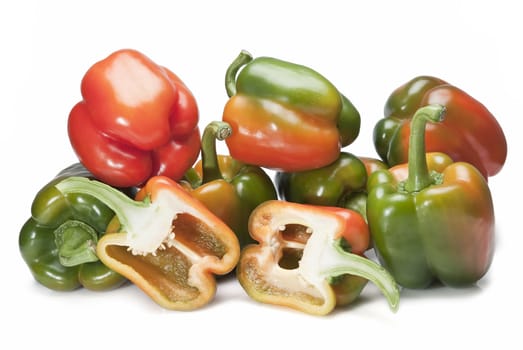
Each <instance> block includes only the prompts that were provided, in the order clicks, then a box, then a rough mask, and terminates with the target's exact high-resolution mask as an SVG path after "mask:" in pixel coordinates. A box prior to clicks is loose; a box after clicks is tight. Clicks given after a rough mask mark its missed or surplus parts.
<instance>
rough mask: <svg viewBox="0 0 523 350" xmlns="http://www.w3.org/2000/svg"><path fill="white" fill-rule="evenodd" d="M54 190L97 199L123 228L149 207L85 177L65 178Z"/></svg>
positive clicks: (146, 203)
mask: <svg viewBox="0 0 523 350" xmlns="http://www.w3.org/2000/svg"><path fill="white" fill-rule="evenodd" d="M56 188H57V189H58V190H59V191H60V192H62V193H63V194H68V193H83V194H87V195H90V196H93V197H94V198H97V199H98V200H100V201H101V202H102V203H104V204H105V205H107V206H108V207H109V208H111V209H112V211H114V213H115V214H116V216H117V217H118V220H119V221H120V223H121V224H122V226H123V227H130V226H132V222H131V221H132V219H133V217H138V216H140V215H138V214H139V212H141V211H142V210H143V209H146V208H148V207H149V206H150V203H149V202H147V201H143V202H140V201H135V200H133V199H131V198H130V197H128V196H126V195H125V194H124V193H122V192H121V191H119V190H117V189H116V188H113V187H111V186H109V185H107V184H105V183H102V182H99V181H96V180H90V179H88V178H86V177H78V176H72V177H69V178H66V179H64V180H62V181H60V182H59V183H58V184H56Z"/></svg>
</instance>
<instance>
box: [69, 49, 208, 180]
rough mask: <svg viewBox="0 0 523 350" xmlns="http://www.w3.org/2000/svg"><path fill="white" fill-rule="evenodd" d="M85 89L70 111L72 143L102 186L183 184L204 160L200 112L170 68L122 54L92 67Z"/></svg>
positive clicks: (128, 52) (126, 52) (133, 54)
mask: <svg viewBox="0 0 523 350" xmlns="http://www.w3.org/2000/svg"><path fill="white" fill-rule="evenodd" d="M81 91H82V96H83V100H82V101H81V102H79V103H77V104H76V105H75V106H74V107H73V108H72V110H71V112H70V114H69V119H68V133H69V139H70V142H71V145H72V147H73V149H74V151H75V152H76V155H77V156H78V159H79V160H80V162H81V163H82V164H84V165H85V167H86V168H87V169H88V170H89V171H90V172H92V173H93V174H94V175H95V177H96V178H98V179H100V180H101V181H103V182H105V183H107V184H109V185H112V186H116V187H130V186H141V185H143V183H144V182H145V181H146V180H147V179H149V178H150V177H152V176H154V175H163V176H167V177H170V178H172V179H174V180H179V179H181V178H182V177H183V175H184V173H185V171H187V169H189V168H190V167H191V166H192V165H193V164H194V162H195V161H196V160H197V157H198V154H199V151H200V135H199V129H198V118H199V116H198V107H197V104H196V101H195V99H194V97H193V95H192V94H191V92H190V91H189V89H188V88H187V86H185V85H184V83H183V82H182V81H181V80H180V79H179V78H178V77H177V76H176V75H175V74H174V73H173V72H171V71H170V70H169V69H167V68H165V67H161V66H159V65H157V64H156V63H154V62H153V61H151V60H150V59H149V58H148V57H146V56H145V55H143V54H142V53H140V52H138V51H135V50H127V49H125V50H119V51H116V52H114V53H112V54H111V55H109V56H108V57H107V58H105V59H103V60H101V61H99V62H97V63H95V64H94V65H93V66H92V67H90V68H89V70H88V71H87V72H86V73H85V76H84V77H83V79H82V83H81Z"/></svg>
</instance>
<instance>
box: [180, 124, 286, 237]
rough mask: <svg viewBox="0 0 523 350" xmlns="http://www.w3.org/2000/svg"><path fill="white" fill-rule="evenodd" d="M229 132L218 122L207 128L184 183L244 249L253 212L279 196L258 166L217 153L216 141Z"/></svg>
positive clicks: (226, 127) (225, 136)
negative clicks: (225, 226) (198, 155)
mask: <svg viewBox="0 0 523 350" xmlns="http://www.w3.org/2000/svg"><path fill="white" fill-rule="evenodd" d="M231 132H232V130H231V127H230V125H229V124H227V123H225V122H221V121H213V122H211V123H209V124H208V125H207V126H206V128H205V130H204V132H203V136H202V150H201V155H202V156H201V160H200V161H198V163H196V165H195V166H194V168H193V169H192V170H190V171H189V172H188V173H187V174H186V181H187V183H188V184H189V191H190V193H191V195H192V196H193V197H195V198H196V199H198V200H199V201H200V202H202V203H203V204H205V206H206V207H207V208H208V209H210V210H211V211H212V212H213V213H214V214H216V215H217V216H218V217H219V218H220V219H222V220H223V221H224V222H225V223H226V224H227V225H228V226H229V227H230V228H231V229H232V230H233V231H234V233H236V236H238V240H239V242H240V247H243V246H245V245H246V244H248V243H253V240H252V238H251V236H250V235H249V231H248V227H247V224H248V221H249V216H250V214H251V212H252V211H253V209H254V208H256V207H257V206H258V205H260V204H261V203H263V202H265V201H268V200H271V199H277V196H278V195H277V193H276V189H275V187H274V184H273V182H272V179H271V178H270V177H269V175H267V173H266V172H265V171H264V170H263V169H261V168H260V167H257V166H253V165H248V164H244V163H242V162H240V161H237V160H236V159H234V158H232V157H230V156H226V155H220V156H218V155H217V154H216V140H225V139H226V138H227V137H229V136H230V134H231Z"/></svg>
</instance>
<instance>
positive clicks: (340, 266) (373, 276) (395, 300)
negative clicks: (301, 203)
mask: <svg viewBox="0 0 523 350" xmlns="http://www.w3.org/2000/svg"><path fill="white" fill-rule="evenodd" d="M341 243H342V240H339V239H338V240H335V241H334V247H333V248H334V250H333V251H332V252H331V254H330V255H329V259H328V260H329V261H328V262H327V265H324V266H323V268H322V271H321V273H322V275H323V276H324V277H325V278H332V277H337V276H341V275H344V274H351V275H355V276H360V277H363V278H365V279H367V280H369V281H371V282H372V283H374V284H375V285H376V286H377V287H378V288H379V289H380V291H381V292H382V293H383V295H384V296H385V297H386V298H387V301H388V303H389V306H390V308H391V309H392V310H393V311H397V309H398V306H399V300H400V292H399V289H398V285H397V284H396V281H395V280H394V278H393V277H392V275H391V274H390V273H389V272H388V271H387V270H386V269H385V268H384V267H383V266H381V265H379V264H378V263H376V262H374V261H372V260H370V259H367V258H365V257H362V256H360V255H357V254H353V253H349V252H347V251H345V250H344V249H343V247H342V244H341Z"/></svg>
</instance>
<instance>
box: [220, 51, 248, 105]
mask: <svg viewBox="0 0 523 350" xmlns="http://www.w3.org/2000/svg"><path fill="white" fill-rule="evenodd" d="M250 61H252V56H251V54H250V53H249V52H247V51H245V50H242V51H241V52H240V54H239V55H238V57H236V59H235V60H234V61H233V62H232V63H231V64H230V65H229V67H228V68H227V71H226V72H225V90H227V96H229V97H232V96H234V95H236V74H237V73H238V71H239V70H240V68H241V67H243V66H244V65H246V64H247V63H249V62H250Z"/></svg>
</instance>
